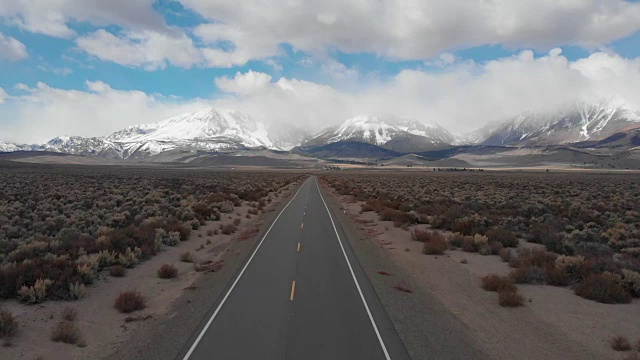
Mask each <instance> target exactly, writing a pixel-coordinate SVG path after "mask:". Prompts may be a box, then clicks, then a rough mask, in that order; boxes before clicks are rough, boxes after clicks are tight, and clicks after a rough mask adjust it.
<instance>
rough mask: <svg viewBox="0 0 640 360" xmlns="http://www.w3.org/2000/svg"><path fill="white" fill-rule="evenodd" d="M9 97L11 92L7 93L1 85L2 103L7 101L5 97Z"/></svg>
mask: <svg viewBox="0 0 640 360" xmlns="http://www.w3.org/2000/svg"><path fill="white" fill-rule="evenodd" d="M8 97H9V94H7V92H6V91H4V89H3V88H1V87H0V104H4V102H5V101H6V100H5V99H6V98H8Z"/></svg>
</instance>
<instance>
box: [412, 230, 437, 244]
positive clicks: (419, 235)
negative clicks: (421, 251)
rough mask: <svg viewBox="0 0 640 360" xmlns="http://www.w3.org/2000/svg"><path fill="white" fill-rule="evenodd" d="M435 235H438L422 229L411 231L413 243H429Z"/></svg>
mask: <svg viewBox="0 0 640 360" xmlns="http://www.w3.org/2000/svg"><path fill="white" fill-rule="evenodd" d="M433 234H436V233H435V232H433V231H429V230H425V229H420V228H413V229H411V239H412V240H413V241H419V242H427V241H429V240H430V239H431V237H432V236H433Z"/></svg>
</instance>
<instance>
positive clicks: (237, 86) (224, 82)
mask: <svg viewBox="0 0 640 360" xmlns="http://www.w3.org/2000/svg"><path fill="white" fill-rule="evenodd" d="M270 81H271V75H269V74H265V73H261V72H256V71H252V70H249V71H247V72H246V73H244V74H242V73H240V72H238V73H236V75H235V76H234V77H233V79H230V78H228V77H218V78H216V79H215V84H216V86H217V87H218V88H219V89H220V90H222V91H224V92H228V93H236V94H242V95H251V94H253V93H256V92H259V91H261V90H263V89H264V88H265V86H267V84H269V82H270Z"/></svg>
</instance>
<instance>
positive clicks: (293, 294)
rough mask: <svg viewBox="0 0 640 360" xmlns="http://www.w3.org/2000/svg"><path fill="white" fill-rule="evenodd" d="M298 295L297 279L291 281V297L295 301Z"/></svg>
mask: <svg viewBox="0 0 640 360" xmlns="http://www.w3.org/2000/svg"><path fill="white" fill-rule="evenodd" d="M295 295H296V281H295V280H293V283H291V298H290V300H291V301H293V297H294V296H295Z"/></svg>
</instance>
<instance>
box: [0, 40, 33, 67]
mask: <svg viewBox="0 0 640 360" xmlns="http://www.w3.org/2000/svg"><path fill="white" fill-rule="evenodd" d="M27 57H29V54H28V53H27V47H26V46H24V44H23V43H21V42H20V41H18V40H16V39H15V38H12V37H11V36H5V35H4V34H2V33H0V59H6V60H9V61H18V60H22V59H26V58H27Z"/></svg>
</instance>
